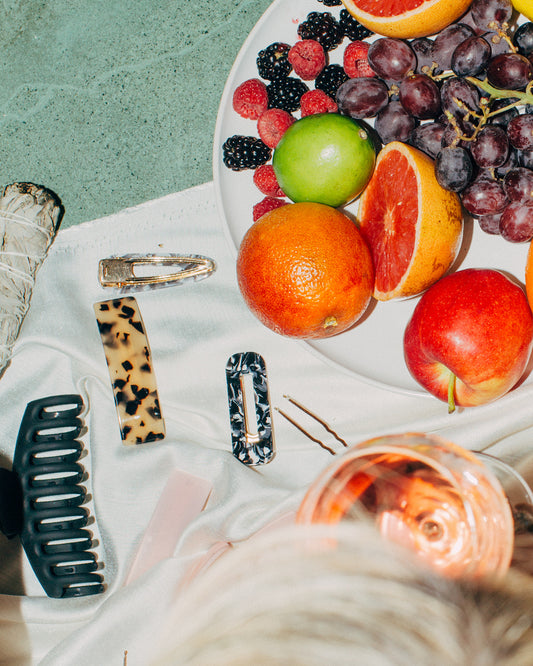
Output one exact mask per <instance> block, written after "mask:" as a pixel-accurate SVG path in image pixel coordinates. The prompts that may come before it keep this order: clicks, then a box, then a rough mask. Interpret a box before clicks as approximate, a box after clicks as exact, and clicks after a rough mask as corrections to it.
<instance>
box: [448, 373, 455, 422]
mask: <svg viewBox="0 0 533 666" xmlns="http://www.w3.org/2000/svg"><path fill="white" fill-rule="evenodd" d="M453 412H455V374H454V373H453V372H450V378H449V380H448V414H452V413H453Z"/></svg>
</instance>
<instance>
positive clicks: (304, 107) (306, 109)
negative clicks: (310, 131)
mask: <svg viewBox="0 0 533 666" xmlns="http://www.w3.org/2000/svg"><path fill="white" fill-rule="evenodd" d="M300 110H301V116H302V118H304V117H305V116H311V115H313V114H314V113H329V112H335V111H337V110H338V107H337V104H336V103H335V102H334V101H333V100H332V99H331V97H330V96H329V95H326V93H325V92H324V91H323V90H310V91H309V92H306V93H305V94H304V95H302V101H301V108H300Z"/></svg>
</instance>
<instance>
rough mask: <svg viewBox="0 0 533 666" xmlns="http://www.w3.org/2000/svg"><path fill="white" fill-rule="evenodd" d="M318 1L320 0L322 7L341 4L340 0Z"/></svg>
mask: <svg viewBox="0 0 533 666" xmlns="http://www.w3.org/2000/svg"><path fill="white" fill-rule="evenodd" d="M318 2H321V3H322V4H323V5H324V7H338V6H339V5H342V0H318Z"/></svg>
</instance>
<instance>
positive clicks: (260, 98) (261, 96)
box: [233, 79, 268, 120]
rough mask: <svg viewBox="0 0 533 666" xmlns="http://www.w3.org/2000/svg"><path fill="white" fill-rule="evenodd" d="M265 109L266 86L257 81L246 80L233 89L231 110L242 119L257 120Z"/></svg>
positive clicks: (266, 98)
mask: <svg viewBox="0 0 533 666" xmlns="http://www.w3.org/2000/svg"><path fill="white" fill-rule="evenodd" d="M267 108H268V93H267V89H266V85H265V84H264V83H263V82H262V81H260V80H259V79H248V80H247V81H244V83H241V85H240V86H237V88H235V92H234V93H233V109H234V110H235V111H236V112H237V113H238V114H239V115H240V116H242V117H243V118H250V119H251V120H257V119H258V118H259V116H260V115H261V114H262V113H263V111H265V109H267Z"/></svg>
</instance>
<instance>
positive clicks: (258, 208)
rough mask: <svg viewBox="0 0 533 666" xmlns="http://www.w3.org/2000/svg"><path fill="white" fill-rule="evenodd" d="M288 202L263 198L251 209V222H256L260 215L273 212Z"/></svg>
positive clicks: (274, 198)
mask: <svg viewBox="0 0 533 666" xmlns="http://www.w3.org/2000/svg"><path fill="white" fill-rule="evenodd" d="M288 203H289V202H288V201H284V200H283V199H277V198H276V197H265V198H264V199H263V200H262V201H260V202H259V203H256V204H255V206H254V208H253V220H254V222H256V221H257V220H258V219H259V218H260V217H261V216H262V215H264V214H265V213H268V212H270V211H271V210H274V208H280V207H281V206H286V205H287V204H288Z"/></svg>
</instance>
